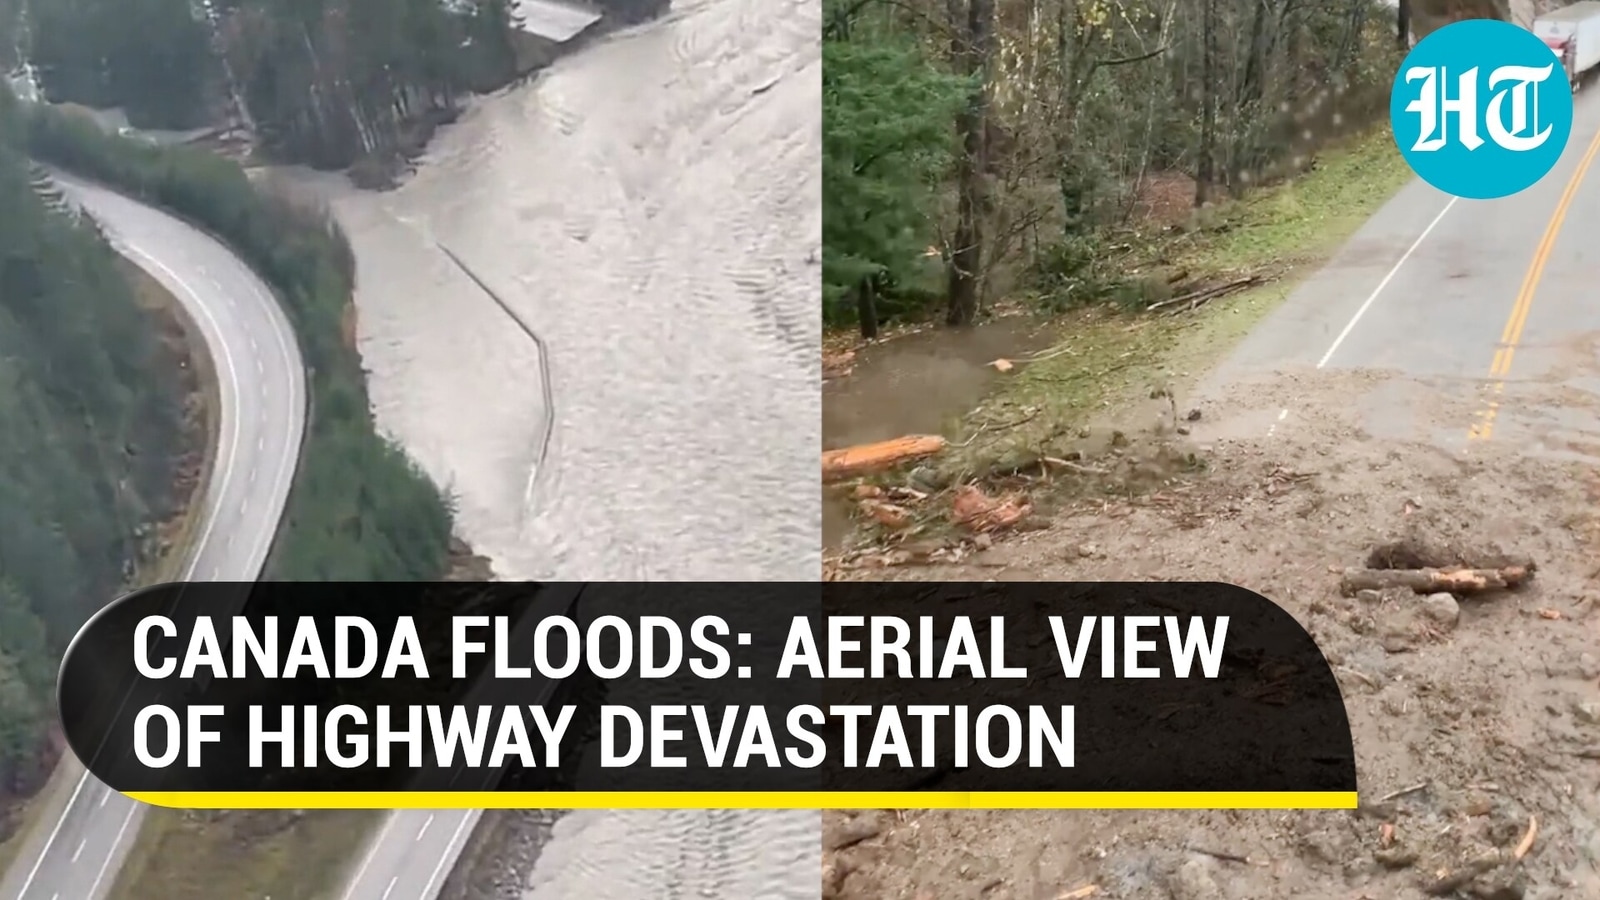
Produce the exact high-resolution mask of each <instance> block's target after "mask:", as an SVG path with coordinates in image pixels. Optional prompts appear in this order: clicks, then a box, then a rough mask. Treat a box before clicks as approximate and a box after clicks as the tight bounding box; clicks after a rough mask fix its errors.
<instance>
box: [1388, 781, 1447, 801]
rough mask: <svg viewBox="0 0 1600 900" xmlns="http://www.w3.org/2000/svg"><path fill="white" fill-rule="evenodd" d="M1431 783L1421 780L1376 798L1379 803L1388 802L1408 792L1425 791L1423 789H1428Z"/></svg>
mask: <svg viewBox="0 0 1600 900" xmlns="http://www.w3.org/2000/svg"><path fill="white" fill-rule="evenodd" d="M1432 783H1433V782H1431V781H1423V782H1419V783H1417V784H1413V785H1412V786H1410V787H1403V788H1401V789H1400V790H1398V791H1390V792H1389V793H1387V794H1384V795H1383V796H1382V797H1379V798H1378V802H1379V803H1388V802H1389V801H1390V800H1398V799H1400V798H1401V797H1404V796H1407V795H1409V794H1415V793H1417V792H1418V791H1425V790H1427V789H1428V786H1429V785H1431V784H1432Z"/></svg>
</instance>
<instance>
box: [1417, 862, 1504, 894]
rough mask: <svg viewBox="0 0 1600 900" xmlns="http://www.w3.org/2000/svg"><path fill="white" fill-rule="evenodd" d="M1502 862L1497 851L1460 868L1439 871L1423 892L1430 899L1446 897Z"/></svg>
mask: <svg viewBox="0 0 1600 900" xmlns="http://www.w3.org/2000/svg"><path fill="white" fill-rule="evenodd" d="M1504 862H1505V857H1504V855H1503V854H1502V853H1501V852H1500V851H1499V850H1491V851H1489V852H1488V853H1485V854H1483V855H1482V856H1479V857H1478V858H1476V859H1474V860H1472V861H1471V862H1468V863H1467V864H1466V865H1463V866H1461V867H1460V868H1456V869H1444V870H1441V871H1439V872H1438V873H1436V874H1435V876H1434V878H1433V880H1432V881H1430V882H1429V883H1428V884H1427V886H1425V887H1424V888H1423V891H1424V892H1425V893H1427V894H1428V896H1430V897H1448V896H1450V895H1451V894H1454V893H1455V892H1456V891H1458V890H1460V889H1461V888H1463V887H1466V886H1467V882H1469V881H1471V880H1472V879H1474V878H1477V877H1478V876H1479V875H1487V874H1489V873H1490V872H1493V871H1494V870H1495V869H1498V868H1500V866H1501V865H1502V864H1504Z"/></svg>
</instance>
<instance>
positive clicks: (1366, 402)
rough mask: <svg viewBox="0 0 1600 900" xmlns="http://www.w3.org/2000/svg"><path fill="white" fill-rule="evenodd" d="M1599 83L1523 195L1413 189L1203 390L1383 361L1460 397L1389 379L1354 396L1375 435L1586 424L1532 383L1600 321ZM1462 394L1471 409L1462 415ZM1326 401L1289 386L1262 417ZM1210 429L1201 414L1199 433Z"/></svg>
mask: <svg viewBox="0 0 1600 900" xmlns="http://www.w3.org/2000/svg"><path fill="white" fill-rule="evenodd" d="M1597 94H1600V85H1592V86H1590V87H1589V88H1588V89H1587V90H1585V91H1582V92H1580V93H1579V94H1578V96H1577V98H1576V101H1577V102H1576V110H1575V122H1574V125H1573V131H1572V137H1571V139H1570V140H1569V141H1568V143H1567V147H1566V150H1565V152H1564V153H1563V155H1562V158H1561V160H1560V161H1559V162H1558V163H1557V164H1556V166H1555V168H1554V169H1553V170H1552V171H1551V172H1550V173H1549V174H1548V175H1546V176H1545V177H1544V178H1543V179H1541V180H1540V181H1539V182H1538V183H1537V184H1535V185H1534V186H1533V187H1531V188H1529V189H1528V190H1526V191H1523V192H1522V193H1520V194H1515V195H1512V196H1510V197H1506V198H1502V199H1499V200H1487V201H1479V200H1456V199H1452V198H1451V197H1449V196H1447V195H1445V194H1442V193H1440V192H1439V191H1436V190H1434V189H1433V188H1431V187H1429V186H1428V185H1427V184H1425V183H1424V182H1422V181H1420V180H1417V181H1413V182H1412V183H1411V184H1409V185H1408V186H1407V187H1405V188H1403V189H1402V190H1401V191H1400V192H1399V193H1398V194H1396V195H1395V197H1394V198H1393V199H1392V200H1391V201H1390V202H1389V203H1387V204H1386V205H1385V206H1383V207H1382V208H1381V209H1379V211H1378V212H1377V213H1376V214H1375V215H1373V216H1372V218H1371V219H1369V220H1368V221H1367V222H1366V224H1364V225H1363V226H1362V227H1361V228H1360V229H1359V230H1358V231H1357V232H1356V234H1355V235H1354V236H1353V237H1352V238H1351V240H1350V241H1349V242H1348V243H1347V244H1346V245H1345V246H1344V247H1343V249H1341V250H1340V251H1339V252H1338V253H1337V254H1336V255H1335V256H1334V258H1333V259H1332V260H1331V261H1330V262H1329V264H1328V265H1327V266H1326V267H1324V268H1323V269H1322V270H1321V271H1320V272H1318V273H1317V274H1315V275H1313V276H1311V277H1310V278H1309V279H1307V280H1306V281H1305V282H1304V283H1302V284H1301V285H1300V286H1299V287H1298V288H1297V289H1296V290H1295V292H1294V293H1293V294H1292V295H1291V296H1290V297H1289V299H1288V300H1287V301H1286V302H1284V303H1283V305H1282V306H1280V307H1279V308H1278V309H1277V310H1275V311H1274V312H1273V313H1272V314H1271V315H1269V316H1268V318H1267V319H1266V320H1265V321H1263V322H1262V323H1261V324H1260V325H1259V326H1258V327H1257V328H1255V329H1254V330H1253V331H1252V332H1251V333H1250V335H1249V336H1248V337H1246V338H1245V340H1244V341H1243V342H1241V344H1240V345H1239V347H1238V348H1237V349H1236V350H1235V352H1234V353H1233V354H1232V355H1231V356H1230V357H1229V358H1228V360H1227V361H1226V362H1225V363H1224V364H1223V365H1222V366H1220V367H1218V368H1217V369H1216V370H1215V371H1213V372H1212V373H1211V374H1210V375H1209V376H1208V377H1207V378H1206V379H1205V381H1204V383H1203V384H1202V385H1201V386H1200V388H1199V390H1198V391H1197V395H1198V397H1199V398H1204V397H1208V396H1209V397H1223V396H1227V397H1230V398H1238V397H1240V396H1241V394H1240V392H1241V391H1244V390H1247V389H1248V385H1249V384H1250V383H1251V382H1254V381H1258V380H1260V381H1265V380H1269V379H1272V378H1275V377H1276V375H1275V374H1274V373H1281V372H1284V371H1293V370H1295V369H1315V370H1324V371H1327V372H1330V373H1334V372H1339V371H1341V370H1342V371H1346V372H1351V371H1355V370H1367V371H1385V372H1391V373H1400V374H1403V375H1404V376H1406V377H1407V378H1408V379H1410V381H1411V383H1413V384H1417V385H1425V386H1426V388H1425V389H1426V390H1427V391H1432V392H1433V396H1434V397H1436V398H1437V400H1438V401H1439V402H1437V403H1431V404H1430V403H1428V402H1427V401H1426V400H1424V401H1423V405H1424V407H1436V408H1438V409H1449V410H1451V411H1450V412H1448V413H1441V414H1437V415H1435V414H1432V412H1431V410H1428V409H1425V410H1424V411H1425V412H1428V413H1429V414H1418V413H1417V410H1416V408H1415V407H1408V405H1407V404H1406V403H1404V402H1400V400H1401V399H1402V398H1398V397H1396V396H1393V395H1389V394H1384V393H1382V392H1378V393H1376V394H1374V395H1372V396H1367V397H1349V398H1346V399H1347V401H1349V402H1355V403H1359V404H1360V405H1361V408H1360V411H1361V415H1362V419H1363V422H1364V425H1365V427H1367V428H1368V430H1369V431H1371V432H1372V433H1373V434H1374V435H1377V436H1380V437H1389V438H1393V439H1397V440H1425V441H1429V442H1432V443H1434V444H1436V445H1437V446H1439V447H1440V448H1441V449H1445V450H1448V451H1450V452H1462V453H1467V454H1470V453H1471V452H1472V449H1473V447H1475V446H1480V444H1479V442H1481V441H1486V440H1495V441H1502V440H1504V441H1508V442H1515V444H1516V445H1517V446H1518V447H1519V448H1525V449H1527V450H1528V451H1530V452H1535V453H1537V452H1540V451H1542V450H1546V449H1552V450H1553V448H1555V447H1556V446H1557V445H1559V444H1560V443H1561V441H1562V435H1563V433H1564V432H1576V431H1579V430H1587V426H1588V425H1589V423H1586V422H1580V421H1576V420H1575V417H1579V416H1582V415H1586V413H1584V412H1583V411H1582V410H1581V409H1579V408H1578V407H1577V406H1574V407H1573V408H1572V409H1571V410H1561V409H1557V408H1552V407H1551V405H1550V404H1541V403H1538V402H1536V401H1534V400H1533V398H1532V394H1534V393H1536V392H1538V391H1541V390H1542V391H1544V393H1545V394H1548V393H1549V387H1550V384H1551V383H1552V380H1553V379H1556V378H1557V377H1558V376H1561V377H1565V376H1564V375H1561V373H1560V372H1558V371H1557V370H1559V369H1562V368H1563V366H1564V365H1565V364H1567V363H1570V362H1571V359H1572V357H1573V356H1574V354H1575V353H1581V352H1583V351H1582V348H1575V347H1574V346H1572V345H1573V344H1574V342H1575V341H1578V340H1579V339H1581V338H1582V337H1583V336H1585V335H1592V334H1594V333H1595V332H1597V331H1600V305H1597V304H1595V303H1594V300H1593V296H1594V295H1593V291H1594V271H1595V269H1594V257H1593V251H1592V250H1591V249H1590V246H1591V244H1592V240H1593V238H1592V235H1593V234H1594V233H1595V232H1596V229H1597V228H1600V173H1595V172H1590V171H1589V170H1590V167H1591V164H1592V163H1593V162H1594V161H1595V159H1596V157H1597V155H1600V97H1597V96H1596V95H1597ZM1566 368H1571V366H1570V365H1568V366H1566ZM1568 386H1571V387H1578V388H1582V389H1584V390H1589V391H1594V390H1600V385H1597V384H1587V383H1584V384H1579V383H1577V382H1576V381H1571V382H1568ZM1519 397H1525V398H1527V399H1528V400H1529V402H1526V403H1523V402H1517V400H1518V398H1519ZM1457 406H1463V407H1466V408H1469V409H1475V410H1476V413H1468V414H1467V415H1465V417H1463V416H1460V415H1456V414H1455V412H1454V411H1453V410H1454V408H1455V407H1457ZM1315 414H1316V408H1315V402H1314V401H1312V399H1311V398H1309V397H1308V398H1306V403H1303V404H1297V403H1296V402H1295V401H1294V400H1293V398H1288V402H1286V403H1283V404H1281V405H1279V404H1275V405H1274V406H1273V408H1272V409H1270V410H1266V409H1264V410H1263V411H1262V421H1261V422H1260V428H1261V430H1262V431H1266V432H1268V433H1272V432H1274V431H1277V432H1282V431H1283V430H1284V429H1292V428H1294V427H1295V423H1296V421H1297V420H1300V419H1303V418H1304V417H1307V416H1313V415H1315ZM1217 427H1219V428H1231V425H1228V426H1222V425H1219V426H1217ZM1212 430H1213V429H1212V426H1211V425H1210V424H1208V423H1202V425H1201V426H1199V427H1197V428H1196V430H1195V434H1196V435H1197V436H1205V435H1208V434H1209V433H1210V432H1211V431H1212Z"/></svg>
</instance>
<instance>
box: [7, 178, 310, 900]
mask: <svg viewBox="0 0 1600 900" xmlns="http://www.w3.org/2000/svg"><path fill="white" fill-rule="evenodd" d="M52 174H54V175H55V177H56V180H57V182H58V183H59V184H60V186H61V188H62V189H63V191H64V192H65V194H66V196H67V199H68V200H69V201H71V202H73V203H75V204H77V205H79V206H80V207H82V208H84V209H85V210H87V211H88V212H89V213H91V214H92V215H93V216H94V217H95V218H96V219H98V220H99V221H100V223H101V225H102V226H103V227H104V229H105V232H106V235H107V237H108V238H109V239H110V240H111V241H112V243H113V244H114V245H115V246H116V247H117V249H118V251H119V252H121V253H122V254H123V255H124V256H126V257H127V258H128V259H129V260H131V261H132V262H134V263H135V264H137V265H138V266H139V267H140V268H142V269H144V270H145V271H146V272H148V273H150V275H151V276H152V277H154V278H155V279H156V280H157V281H159V282H160V283H161V284H162V285H164V286H165V287H166V288H167V289H168V290H170V291H171V292H172V294H173V296H175V297H176V298H177V299H178V300H179V301H180V302H181V303H182V304H183V305H184V307H185V308H186V309H187V311H188V312H189V314H190V316H191V317H192V318H193V319H194V321H195V322H196V323H197V324H198V327H199V328H200V330H201V332H202V334H203V335H204V337H205V341H206V343H207V345H208V346H209V348H210V350H211V353H212V356H213V359H214V361H215V368H216V372H217V381H218V384H219V390H220V397H221V411H220V422H219V425H220V427H219V435H218V442H217V448H216V457H215V466H214V468H213V472H212V476H211V481H210V483H209V485H208V489H207V496H206V517H205V519H204V525H203V526H202V527H201V530H200V533H199V538H198V541H197V543H196V545H195V547H194V551H193V557H192V559H191V561H190V564H189V568H188V570H187V573H186V576H185V580H187V581H254V580H255V579H256V577H257V576H258V575H259V574H260V572H261V567H262V565H263V563H264V562H265V561H266V557H267V552H268V550H269V549H270V547H271V543H272V536H273V534H274V532H275V531H276V530H277V527H278V520H279V518H280V517H281V516H282V513H283V508H284V504H285V502H286V500H287V498H288V494H289V485H290V482H291V481H292V479H293V477H294V470H295V463H296V461H297V459H298V458H299V453H300V439H301V435H302V434H303V432H304V428H305V409H306V394H305V368H304V365H303V364H302V362H301V359H300V352H299V349H298V347H297V345H296V343H295V336H294V332H293V330H292V329H291V327H290V325H289V322H288V320H287V319H286V318H285V316H284V314H283V311H282V310H281V309H280V308H279V306H278V305H277V302H276V301H275V300H274V298H273V296H272V293H271V291H270V290H269V289H268V288H267V287H266V286H265V285H264V284H262V283H261V281H260V279H259V278H257V277H256V275H255V273H253V272H252V271H251V270H250V269H249V267H248V266H246V265H245V264H244V263H243V262H242V261H240V260H239V259H238V258H237V257H235V256H234V255H233V254H232V253H231V252H230V251H229V250H228V249H227V248H226V247H224V246H223V245H222V244H220V243H218V242H217V241H216V240H214V239H213V238H211V237H209V236H207V235H204V234H202V233H201V232H199V231H197V230H196V229H194V228H192V227H190V226H189V225H187V224H185V223H183V222H181V221H179V220H177V219H175V218H173V217H171V216H168V215H166V214H164V213H161V212H159V211H157V210H154V209H151V208H149V207H147V206H143V205H141V204H138V203H135V202H133V201H132V200H129V199H127V198H125V197H123V196H120V195H118V194H115V193H112V192H110V191H107V190H105V189H103V188H99V187H96V186H93V185H91V184H88V183H86V182H83V181H80V180H77V179H74V178H71V177H68V176H66V175H63V174H61V173H52ZM145 809H146V808H145V807H144V806H143V805H142V804H139V803H135V802H134V801H132V800H129V799H127V798H126V797H123V796H122V795H121V794H118V793H116V792H114V791H112V790H110V789H109V788H107V787H106V786H105V785H103V784H100V783H99V782H98V781H97V780H95V779H94V778H93V777H91V776H88V775H87V774H84V775H81V776H79V777H78V778H77V781H76V783H75V785H74V787H73V789H72V792H71V794H70V795H69V799H68V801H67V803H66V806H65V807H64V808H62V809H60V810H58V811H54V810H53V811H51V812H52V813H54V814H53V815H52V816H51V817H50V819H47V820H46V821H44V822H41V823H40V825H39V833H38V834H36V835H34V836H33V837H32V839H31V840H30V843H29V845H28V846H26V847H25V848H24V849H23V851H22V853H21V854H20V855H19V856H18V858H17V860H16V861H15V862H14V863H13V864H12V867H11V870H10V871H8V872H7V873H6V874H5V878H4V880H3V881H0V898H4V900H99V898H101V897H103V896H104V895H105V893H106V892H107V891H108V890H109V889H110V887H111V884H112V883H113V881H114V880H115V876H116V872H117V870H118V868H119V867H120V866H121V864H122V861H123V859H124V858H125V857H126V855H127V852H128V849H129V848H130V847H131V846H132V843H133V839H134V837H135V836H136V835H137V834H138V828H139V822H140V820H141V819H142V818H143V813H144V811H145Z"/></svg>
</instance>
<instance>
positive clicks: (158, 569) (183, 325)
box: [0, 260, 221, 872]
mask: <svg viewBox="0 0 1600 900" xmlns="http://www.w3.org/2000/svg"><path fill="white" fill-rule="evenodd" d="M118 269H119V270H120V271H121V272H122V273H123V275H124V277H126V278H127V279H128V284H129V286H130V287H132V289H133V296H134V299H135V300H136V301H137V302H138V304H139V306H140V308H141V309H143V310H144V312H145V313H146V314H147V315H148V316H150V318H151V320H152V322H154V323H155V324H156V327H157V329H158V330H159V332H160V334H161V338H162V345H163V346H164V347H165V348H166V349H167V350H168V352H170V353H172V354H173V358H174V359H175V360H176V361H178V364H179V366H180V367H181V368H182V369H183V371H184V377H183V386H184V393H185V401H184V419H183V424H184V431H185V435H184V442H183V443H184V448H185V456H184V459H183V460H182V462H181V463H180V465H179V471H178V472H177V473H176V481H177V485H178V489H179V492H180V496H181V497H182V499H181V501H180V502H179V506H178V509H177V511H176V513H175V514H174V515H173V516H172V517H171V518H169V519H168V520H167V521H166V522H163V523H161V525H160V526H159V528H158V534H159V535H160V538H159V541H158V543H157V544H156V548H155V552H154V553H152V554H150V555H149V557H148V558H146V559H143V560H140V561H138V566H137V569H136V572H137V574H136V575H135V577H134V580H133V586H143V585H152V584H161V583H162V582H167V581H178V580H181V579H182V578H183V575H184V565H185V562H186V560H187V559H188V558H189V550H190V547H191V545H192V544H193V542H194V539H195V534H196V531H197V530H198V528H199V527H200V523H201V522H202V521H203V516H201V515H200V513H201V512H202V509H203V504H204V501H205V496H206V490H207V487H208V485H209V484H210V479H211V469H212V463H213V456H214V454H215V450H216V445H217V441H216V438H217V428H218V424H219V423H218V419H219V416H220V410H221V398H220V396H219V395H218V392H217V381H216V373H215V370H214V369H213V364H212V360H211V354H210V351H209V349H208V348H207V347H206V343H205V337H204V336H203V335H202V334H201V333H200V329H199V326H198V325H196V324H195V322H194V320H193V319H191V318H190V317H189V314H188V312H187V311H186V310H185V309H184V308H183V304H181V303H179V302H178V299H177V298H176V297H174V296H172V294H171V293H170V292H169V291H167V289H166V288H164V287H162V286H161V284H160V283H158V282H157V281H156V280H155V279H154V278H151V277H150V276H149V275H148V274H146V273H145V272H144V270H143V269H140V268H139V267H138V266H135V265H134V264H132V263H130V262H127V261H126V260H119V262H118ZM82 771H83V770H82V767H81V766H79V765H78V764H77V763H76V762H75V761H72V760H64V761H63V764H59V765H57V766H56V770H55V771H54V772H53V773H51V775H50V780H49V781H48V782H47V783H46V784H45V787H44V789H43V790H41V791H40V792H39V793H37V794H35V795H34V796H33V797H32V798H30V799H28V800H27V801H25V802H24V803H22V804H21V805H20V806H19V807H17V808H14V809H13V810H12V811H11V813H10V815H11V816H12V817H13V819H14V821H15V823H16V831H15V833H14V834H13V835H12V837H11V839H10V840H7V841H4V842H0V872H7V871H10V868H11V864H12V863H14V862H15V861H16V859H17V857H18V856H19V855H20V854H21V853H22V850H23V848H24V847H28V846H29V845H30V844H31V843H36V842H37V840H42V839H43V835H42V834H41V833H39V832H38V830H37V826H38V825H39V822H38V819H39V817H40V816H42V815H43V814H44V813H45V812H46V811H47V810H57V809H60V808H61V806H62V805H63V804H65V803H66V801H67V796H68V793H69V792H70V791H71V790H72V787H73V785H74V784H76V782H77V779H78V776H79V775H80V774H81V773H82ZM36 839H37V840H36Z"/></svg>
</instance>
